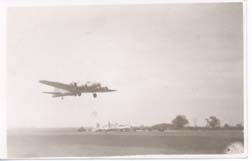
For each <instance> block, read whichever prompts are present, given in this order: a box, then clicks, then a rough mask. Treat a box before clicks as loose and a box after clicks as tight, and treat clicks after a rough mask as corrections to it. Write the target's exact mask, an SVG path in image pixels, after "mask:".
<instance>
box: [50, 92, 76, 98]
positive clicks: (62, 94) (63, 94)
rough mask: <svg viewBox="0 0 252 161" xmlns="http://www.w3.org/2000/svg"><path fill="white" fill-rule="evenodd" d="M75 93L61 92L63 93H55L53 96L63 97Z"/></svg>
mask: <svg viewBox="0 0 252 161" xmlns="http://www.w3.org/2000/svg"><path fill="white" fill-rule="evenodd" d="M75 95H76V94H75V93H61V94H55V95H53V96H52V97H63V96H75Z"/></svg>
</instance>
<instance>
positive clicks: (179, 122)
mask: <svg viewBox="0 0 252 161" xmlns="http://www.w3.org/2000/svg"><path fill="white" fill-rule="evenodd" d="M172 124H173V125H174V126H175V127H176V128H183V127H184V126H185V125H187V124H189V121H188V120H187V118H186V116H184V115H178V116H176V118H175V119H173V120H172Z"/></svg>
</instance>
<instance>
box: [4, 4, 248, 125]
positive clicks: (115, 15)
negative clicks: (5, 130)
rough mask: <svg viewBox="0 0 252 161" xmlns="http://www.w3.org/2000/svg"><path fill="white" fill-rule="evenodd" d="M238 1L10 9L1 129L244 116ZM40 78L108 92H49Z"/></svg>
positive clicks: (226, 119) (201, 120) (230, 120)
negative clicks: (5, 117)
mask: <svg viewBox="0 0 252 161" xmlns="http://www.w3.org/2000/svg"><path fill="white" fill-rule="evenodd" d="M242 39H243V38H242V4H241V3H226V4H221V3H218V4H166V5H160V4H156V5H122V6H116V5H114V6H102V5H100V6H75V7H74V6H72V7H30V8H21V7H19V8H9V10H8V48H7V49H8V56H7V57H8V62H7V63H8V127H49V126H50V127H56V126H61V127H63V126H81V125H83V126H90V125H95V123H96V122H99V123H100V124H106V123H107V122H108V121H110V122H118V123H122V124H131V125H143V124H144V125H152V124H156V123H161V122H170V121H171V120H172V119H173V118H174V117H175V116H176V115H178V114H183V115H186V116H187V118H188V119H189V121H190V123H191V125H194V122H193V120H196V119H197V121H196V122H197V124H198V125H205V120H204V119H205V118H207V117H208V116H211V115H215V116H217V117H219V118H220V119H221V121H222V123H223V124H224V123H226V122H228V123H230V124H236V123H242V122H243V87H242V82H243V79H242V77H243V75H242V65H243V54H242V53H243V50H242V47H243V45H242ZM39 80H51V81H59V82H63V83H71V82H73V81H77V82H79V83H85V82H86V81H96V82H101V83H102V84H103V85H107V86H109V87H110V88H112V89H117V90H118V91H117V92H114V93H104V94H98V97H97V98H96V99H94V98H93V97H92V95H91V94H84V95H82V96H81V97H65V98H64V99H63V100H61V99H60V98H51V96H50V95H46V94H43V93H42V91H54V89H53V88H51V87H47V86H45V85H43V84H40V83H39V82H38V81H39Z"/></svg>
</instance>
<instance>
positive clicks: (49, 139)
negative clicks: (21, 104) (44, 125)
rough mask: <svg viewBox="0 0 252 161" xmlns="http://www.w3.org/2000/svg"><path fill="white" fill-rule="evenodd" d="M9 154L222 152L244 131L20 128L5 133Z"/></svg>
mask: <svg viewBox="0 0 252 161" xmlns="http://www.w3.org/2000/svg"><path fill="white" fill-rule="evenodd" d="M7 141H8V157H9V158H16V157H18V158H20V157H24V158H29V157H81V156H88V157H91V156H123V155H146V154H149V155H155V154H223V153H224V149H225V148H226V147H227V146H228V145H229V144H230V143H233V142H242V143H243V132H242V131H237V130H229V131H223V130H222V131H171V132H76V131H75V130H73V129H70V130H69V129H68V130H56V129H54V130H52V129H50V130H48V129H47V130H21V131H9V132H8V140H7Z"/></svg>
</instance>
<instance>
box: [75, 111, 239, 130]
mask: <svg viewBox="0 0 252 161" xmlns="http://www.w3.org/2000/svg"><path fill="white" fill-rule="evenodd" d="M205 121H206V126H197V122H196V120H194V126H190V124H189V120H188V119H187V118H186V116H185V115H177V116H176V117H175V118H174V119H173V120H172V121H171V123H159V124H156V125H153V126H144V125H142V126H132V127H127V128H107V129H96V131H169V130H243V125H242V124H239V123H238V124H236V125H229V124H228V123H225V124H224V125H223V126H221V120H220V119H219V118H217V117H216V116H210V117H208V118H206V119H205ZM79 131H89V130H88V129H86V128H84V127H81V128H80V129H79Z"/></svg>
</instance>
